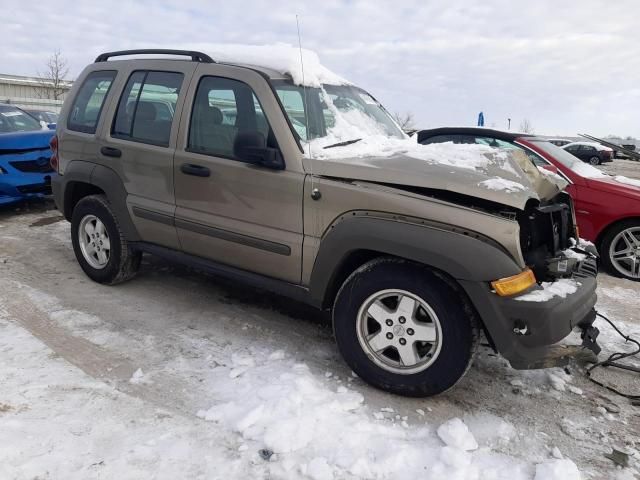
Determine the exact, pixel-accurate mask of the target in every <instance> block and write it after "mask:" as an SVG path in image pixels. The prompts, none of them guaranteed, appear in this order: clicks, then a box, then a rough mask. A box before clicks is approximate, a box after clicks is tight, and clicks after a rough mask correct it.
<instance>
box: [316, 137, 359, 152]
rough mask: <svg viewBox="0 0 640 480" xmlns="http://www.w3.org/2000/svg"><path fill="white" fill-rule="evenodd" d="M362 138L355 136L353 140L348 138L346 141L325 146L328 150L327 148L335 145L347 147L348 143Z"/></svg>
mask: <svg viewBox="0 0 640 480" xmlns="http://www.w3.org/2000/svg"><path fill="white" fill-rule="evenodd" d="M360 140H362V139H361V138H354V139H353V140H347V141H346V142H339V143H334V144H333V145H327V146H326V147H324V149H325V150H326V149H327V148H333V147H345V146H347V145H351V144H352V143H356V142H359V141H360Z"/></svg>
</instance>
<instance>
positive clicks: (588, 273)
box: [574, 258, 598, 278]
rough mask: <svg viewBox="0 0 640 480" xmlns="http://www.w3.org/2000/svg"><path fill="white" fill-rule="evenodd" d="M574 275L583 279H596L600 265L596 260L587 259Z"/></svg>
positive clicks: (581, 263)
mask: <svg viewBox="0 0 640 480" xmlns="http://www.w3.org/2000/svg"><path fill="white" fill-rule="evenodd" d="M574 275H575V276H576V277H582V278H588V277H595V276H597V275H598V264H597V263H596V261H595V259H593V258H587V259H585V260H584V261H582V262H580V266H579V267H578V270H577V271H576V272H575V273H574Z"/></svg>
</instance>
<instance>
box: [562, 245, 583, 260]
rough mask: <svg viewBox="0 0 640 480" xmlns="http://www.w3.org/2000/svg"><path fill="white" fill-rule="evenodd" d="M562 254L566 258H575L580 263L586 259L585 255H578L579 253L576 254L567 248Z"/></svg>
mask: <svg viewBox="0 0 640 480" xmlns="http://www.w3.org/2000/svg"><path fill="white" fill-rule="evenodd" d="M562 254H563V255H564V256H565V257H567V258H575V259H576V260H577V261H579V262H581V261H583V260H584V259H585V258H587V255H586V254H584V253H580V252H576V251H575V250H572V249H570V248H567V249H566V250H563V251H562Z"/></svg>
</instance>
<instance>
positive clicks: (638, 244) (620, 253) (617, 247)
mask: <svg viewBox="0 0 640 480" xmlns="http://www.w3.org/2000/svg"><path fill="white" fill-rule="evenodd" d="M609 258H610V259H611V263H612V265H613V267H614V268H615V269H616V270H617V271H618V272H619V273H621V274H622V275H624V276H625V277H627V278H634V279H638V278H640V226H639V227H630V228H627V229H625V230H622V231H621V232H620V233H618V234H617V235H616V236H615V237H614V238H613V241H612V242H611V245H610V246H609Z"/></svg>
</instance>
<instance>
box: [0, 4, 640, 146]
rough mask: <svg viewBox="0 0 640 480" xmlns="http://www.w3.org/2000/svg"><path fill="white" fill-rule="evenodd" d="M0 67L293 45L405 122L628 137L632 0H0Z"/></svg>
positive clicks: (634, 120) (634, 59)
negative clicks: (115, 54) (145, 52)
mask: <svg viewBox="0 0 640 480" xmlns="http://www.w3.org/2000/svg"><path fill="white" fill-rule="evenodd" d="M0 11H2V12H4V13H3V15H2V16H1V17H0V28H1V31H2V32H3V35H2V37H3V42H2V43H3V44H2V53H0V73H8V74H16V75H35V74H37V72H38V71H42V70H44V65H45V63H46V61H47V58H48V57H49V56H50V55H51V54H52V53H53V51H55V50H56V49H57V50H59V51H60V52H61V53H62V55H63V56H64V57H65V58H66V59H67V60H68V62H69V66H70V76H71V77H72V78H73V77H75V76H77V75H78V74H79V73H80V72H81V70H82V68H83V67H84V66H85V65H86V64H87V63H90V62H92V61H93V59H94V58H95V57H96V56H97V54H99V53H101V52H103V51H110V50H118V49H127V48H158V47H167V48H184V47H188V46H189V45H193V44H202V43H207V42H211V43H216V44H219V43H235V44H238V43H242V44H252V45H264V44H274V43H288V44H292V45H297V42H298V37H297V32H296V14H297V15H298V16H299V18H300V27H301V30H302V45H303V47H305V48H308V49H311V50H315V51H316V52H317V53H318V54H319V55H320V58H321V60H322V63H323V64H325V65H326V66H327V67H329V68H330V69H332V70H334V71H335V72H337V73H338V74H340V75H341V76H343V77H345V78H347V79H349V80H350V81H352V82H353V83H355V84H357V85H359V86H361V87H363V88H364V89H366V90H368V91H369V92H370V93H371V94H372V95H373V96H375V97H376V98H377V99H378V100H379V101H381V102H382V103H383V104H384V105H385V106H386V108H387V109H388V110H389V111H391V112H398V113H400V114H405V113H411V114H413V115H414V118H415V123H416V126H417V127H421V128H432V127H438V126H444V125H475V123H476V121H477V117H478V113H479V112H480V111H482V112H484V117H485V125H486V126H494V127H496V128H500V129H507V126H508V120H507V119H508V118H511V129H512V130H514V129H518V128H519V126H520V125H521V123H522V121H523V120H524V119H527V120H528V121H529V123H530V124H531V125H532V126H533V128H534V130H535V132H536V133H539V134H548V135H575V134H576V133H589V134H592V135H596V136H604V135H609V134H616V135H620V136H623V137H624V136H634V137H637V138H640V122H639V120H640V38H639V34H640V2H639V1H637V0H615V1H612V0H607V1H602V0H579V1H578V0H563V1H560V0H553V1H551V0H536V1H530V2H524V1H522V0H519V1H518V0H483V1H455V0H448V1H446V0H421V1H413V0H403V1H401V2H389V1H377V0H365V1H359V0H325V1H318V0H316V1H314V2H307V1H302V0H299V1H297V2H287V1H284V0H283V1H280V2H273V1H263V0H243V1H239V2H238V1H237V2H221V1H206V0H194V1H182V2H180V1H162V0H154V1H148V0H139V1H136V2H116V1H109V0H101V1H100V2H82V1H78V0H76V1H70V0H56V2H55V4H51V3H50V2H42V1H37V2H36V1H29V0H24V1H22V2H16V1H15V0H0Z"/></svg>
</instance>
